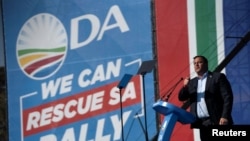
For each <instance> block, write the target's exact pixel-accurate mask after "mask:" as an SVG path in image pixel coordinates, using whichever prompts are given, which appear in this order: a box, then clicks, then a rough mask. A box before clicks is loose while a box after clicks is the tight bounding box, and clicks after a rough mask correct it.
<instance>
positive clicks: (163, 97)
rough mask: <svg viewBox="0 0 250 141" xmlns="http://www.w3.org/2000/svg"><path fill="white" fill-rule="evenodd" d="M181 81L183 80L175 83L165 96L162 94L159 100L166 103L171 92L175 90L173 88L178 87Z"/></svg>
mask: <svg viewBox="0 0 250 141" xmlns="http://www.w3.org/2000/svg"><path fill="white" fill-rule="evenodd" d="M182 80H183V78H182V77H181V79H180V80H179V81H178V82H177V83H175V85H174V86H172V87H171V88H170V89H169V90H168V92H167V93H166V94H164V95H163V96H162V97H161V100H164V101H168V100H169V97H170V96H171V95H172V93H173V91H174V90H175V88H176V87H177V86H178V85H179V83H180V82H181V81H182Z"/></svg>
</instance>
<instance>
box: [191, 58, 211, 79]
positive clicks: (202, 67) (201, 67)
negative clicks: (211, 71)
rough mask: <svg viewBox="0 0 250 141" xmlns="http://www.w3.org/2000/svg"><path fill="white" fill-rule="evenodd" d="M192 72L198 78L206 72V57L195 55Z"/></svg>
mask: <svg viewBox="0 0 250 141" xmlns="http://www.w3.org/2000/svg"><path fill="white" fill-rule="evenodd" d="M193 59H194V62H193V63H194V70H195V72H196V73H197V74H198V76H202V75H203V74H204V73H205V72H207V71H208V60H207V58H206V57H204V56H201V55H197V56H195V57H194V58H193Z"/></svg>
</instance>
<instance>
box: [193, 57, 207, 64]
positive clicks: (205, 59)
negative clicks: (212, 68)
mask: <svg viewBox="0 0 250 141" xmlns="http://www.w3.org/2000/svg"><path fill="white" fill-rule="evenodd" d="M196 58H202V60H203V61H204V63H206V64H208V60H207V58H206V57H205V56H202V55H197V56H195V57H194V58H193V59H196Z"/></svg>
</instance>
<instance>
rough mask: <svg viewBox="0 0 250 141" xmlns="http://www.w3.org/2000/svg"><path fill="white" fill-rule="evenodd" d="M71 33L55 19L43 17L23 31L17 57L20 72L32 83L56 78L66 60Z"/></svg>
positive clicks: (33, 19)
mask: <svg viewBox="0 0 250 141" xmlns="http://www.w3.org/2000/svg"><path fill="white" fill-rule="evenodd" d="M67 39H68V38H67V33H66V30H65V28H64V26H63V24H62V23H61V22H60V20H58V19H57V18H56V17H55V16H53V15H51V14H48V13H41V14H38V15H35V16H33V17H31V18H30V19H29V20H28V21H27V22H26V23H25V24H24V25H23V27H22V28H21V30H20V32H19V35H18V38H17V43H16V55H17V60H18V63H19V66H20V68H21V69H22V71H23V72H24V74H25V75H27V76H28V77H30V78H31V79H36V80H42V79H46V78H48V77H50V76H51V75H53V74H55V73H56V72H57V71H58V70H59V68H60V67H61V65H62V64H63V62H64V59H65V58H66V53H67V45H68V40H67Z"/></svg>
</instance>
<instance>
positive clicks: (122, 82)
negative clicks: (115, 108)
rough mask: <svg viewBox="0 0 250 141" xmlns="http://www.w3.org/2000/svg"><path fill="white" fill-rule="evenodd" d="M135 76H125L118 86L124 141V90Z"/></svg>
mask: <svg viewBox="0 0 250 141" xmlns="http://www.w3.org/2000/svg"><path fill="white" fill-rule="evenodd" d="M132 76H133V75H131V74H125V75H124V76H123V77H122V80H121V81H120V82H119V84H118V86H117V87H118V88H119V93H120V114H121V130H122V131H121V132H122V141H124V127H123V110H122V109H123V107H122V89H123V88H125V87H126V86H127V84H128V82H129V81H130V79H131V78H132Z"/></svg>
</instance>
